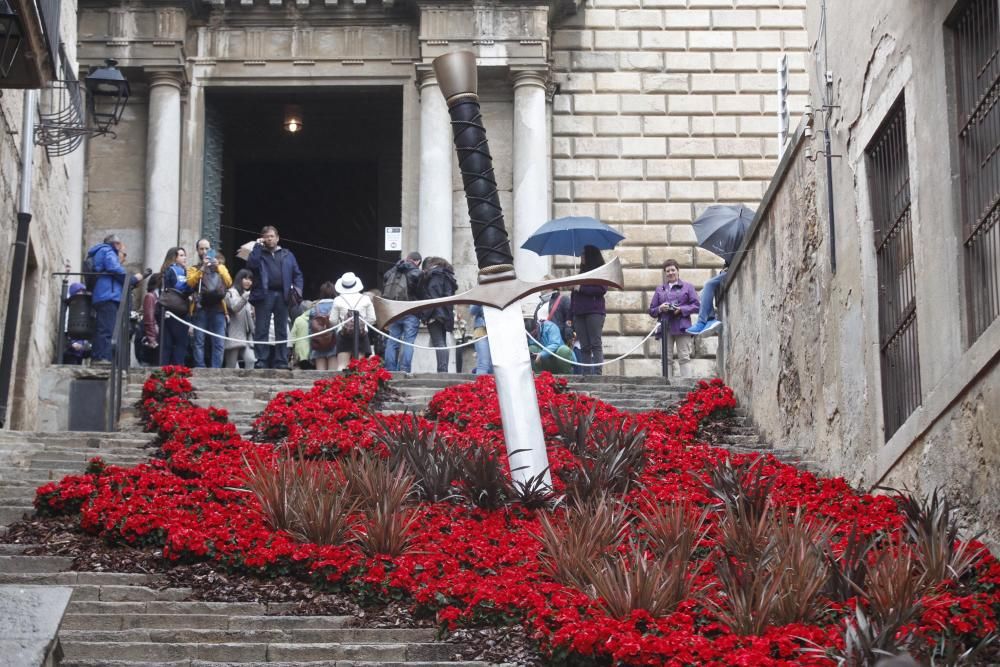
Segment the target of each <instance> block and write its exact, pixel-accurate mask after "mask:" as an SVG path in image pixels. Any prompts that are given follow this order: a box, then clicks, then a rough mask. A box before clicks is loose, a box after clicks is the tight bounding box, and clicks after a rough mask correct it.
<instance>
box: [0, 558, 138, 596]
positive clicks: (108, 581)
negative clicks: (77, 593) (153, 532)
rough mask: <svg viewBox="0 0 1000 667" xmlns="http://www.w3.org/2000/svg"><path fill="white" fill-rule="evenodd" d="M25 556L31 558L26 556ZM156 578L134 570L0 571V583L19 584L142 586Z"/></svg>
mask: <svg viewBox="0 0 1000 667" xmlns="http://www.w3.org/2000/svg"><path fill="white" fill-rule="evenodd" d="M25 558H31V556H26V557H25ZM154 581H156V578H155V577H153V576H151V575H148V574H141V573H133V572H125V573H122V572H52V571H48V572H38V571H29V572H6V571H3V572H0V584H16V585H19V586H78V585H79V586H97V587H101V586H103V587H110V586H121V587H123V588H128V587H130V586H141V584H148V583H153V582H154Z"/></svg>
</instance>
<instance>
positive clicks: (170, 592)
mask: <svg viewBox="0 0 1000 667" xmlns="http://www.w3.org/2000/svg"><path fill="white" fill-rule="evenodd" d="M191 593H192V590H191V589H190V588H163V589H159V590H157V589H153V588H148V587H146V586H126V585H108V586H101V585H91V584H77V585H75V586H73V597H72V598H71V601H70V604H71V605H72V603H73V602H85V601H90V602H97V601H103V602H153V601H156V602H179V601H181V600H184V599H185V598H188V597H190V595H191Z"/></svg>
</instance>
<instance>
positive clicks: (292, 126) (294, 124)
mask: <svg viewBox="0 0 1000 667" xmlns="http://www.w3.org/2000/svg"><path fill="white" fill-rule="evenodd" d="M282 127H284V128H285V131H286V132H289V133H291V134H295V133H296V132H301V131H302V107H300V106H299V105H298V104H289V105H288V106H286V107H285V122H284V123H282Z"/></svg>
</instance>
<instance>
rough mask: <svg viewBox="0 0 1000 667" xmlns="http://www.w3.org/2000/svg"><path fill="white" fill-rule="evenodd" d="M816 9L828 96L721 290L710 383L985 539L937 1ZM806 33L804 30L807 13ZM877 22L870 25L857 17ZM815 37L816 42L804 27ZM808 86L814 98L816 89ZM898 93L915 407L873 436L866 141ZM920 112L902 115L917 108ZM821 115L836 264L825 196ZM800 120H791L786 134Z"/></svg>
mask: <svg viewBox="0 0 1000 667" xmlns="http://www.w3.org/2000/svg"><path fill="white" fill-rule="evenodd" d="M898 10H899V8H898V7H897V6H896V3H891V2H888V1H887V0H885V1H880V2H865V3H862V2H851V3H842V4H836V3H835V4H832V5H830V6H829V11H830V13H829V16H828V19H827V25H828V26H829V35H828V39H829V42H830V44H831V45H834V44H836V48H832V46H831V48H830V51H829V53H830V60H829V62H828V63H827V64H826V65H825V67H824V66H822V65H817V67H818V68H819V71H822V70H823V69H827V70H830V71H832V72H833V76H834V84H833V87H832V88H833V90H832V94H833V98H832V100H831V103H832V104H834V105H836V108H835V109H832V110H831V113H830V118H829V120H828V121H827V119H825V118H824V117H823V115H821V114H817V115H816V118H815V119H814V121H813V125H814V129H815V138H810V137H806V136H805V134H804V132H801V133H800V134H799V136H798V139H797V142H796V144H795V147H794V149H793V150H792V151H791V152H790V153H789V155H788V156H787V159H786V160H784V161H783V163H782V166H781V167H779V171H778V175H777V176H776V178H775V180H774V181H773V182H772V184H771V186H770V189H769V191H768V195H767V196H766V200H765V202H766V203H765V205H764V206H763V208H762V211H761V212H760V213H759V215H758V219H757V220H756V221H755V223H754V224H755V226H754V228H753V229H754V231H753V232H752V233H751V235H750V239H749V241H748V245H747V251H748V252H747V253H745V254H744V255H743V256H742V258H741V260H739V261H738V262H736V263H734V266H733V269H732V271H731V277H730V279H729V283H730V284H729V286H728V288H727V290H726V292H725V294H724V297H723V313H724V318H725V322H726V325H725V328H724V333H723V336H722V343H721V344H722V346H723V349H724V352H725V355H724V377H725V379H726V380H727V382H729V383H730V385H731V386H733V388H734V389H735V390H736V392H737V394H738V397H739V400H740V401H741V402H742V403H743V405H744V406H745V407H747V408H748V409H749V410H750V412H751V414H752V416H753V418H754V420H755V422H756V423H757V424H758V426H759V427H760V428H761V430H762V431H763V432H764V434H765V435H766V436H767V437H768V438H770V439H771V440H772V441H774V442H780V443H781V444H782V445H784V446H790V447H795V448H797V449H799V450H800V451H801V452H802V454H803V456H804V458H806V459H811V460H813V461H815V462H816V463H817V464H818V466H819V467H820V468H822V469H824V470H825V471H826V472H828V473H831V474H839V475H843V476H845V477H846V478H847V479H848V480H849V481H851V482H853V483H856V484H859V485H861V486H863V487H868V488H871V487H874V486H876V485H892V486H895V487H902V486H907V487H909V488H911V489H913V490H916V491H917V492H919V493H927V492H929V491H930V490H931V489H932V488H934V487H940V488H942V489H943V490H944V491H945V492H946V493H947V495H948V496H949V497H951V498H953V499H954V500H956V501H957V502H958V503H959V504H960V505H961V506H962V507H963V511H964V512H965V520H966V523H967V525H968V527H969V528H970V530H973V531H978V530H985V531H987V539H988V540H989V541H991V542H992V543H993V544H997V543H1000V519H998V516H997V514H996V507H997V506H998V503H1000V482H998V480H997V470H998V465H997V464H998V462H1000V370H998V368H997V367H998V365H1000V320H997V321H994V322H993V324H992V325H991V326H990V327H989V328H988V329H987V330H986V331H985V332H984V333H983V334H982V335H981V336H979V337H978V338H977V339H976V340H970V339H969V336H968V334H967V332H966V331H965V321H966V313H967V309H968V299H967V296H966V294H965V290H964V285H963V281H962V269H961V267H962V245H961V244H962V240H963V239H964V237H963V236H962V225H963V220H962V218H961V214H960V206H959V205H958V194H959V191H958V190H957V188H958V187H960V185H961V180H960V179H959V178H958V171H957V164H958V161H957V155H958V153H957V147H956V146H955V145H954V144H952V143H951V141H950V140H949V138H951V137H954V136H956V134H957V133H956V132H953V131H952V130H951V129H949V128H952V127H953V124H954V122H955V120H954V118H953V115H954V109H953V105H954V98H953V97H952V95H953V85H954V82H953V81H951V80H950V76H949V72H950V71H951V68H950V67H949V66H948V63H949V57H950V56H949V54H948V53H947V52H946V46H945V45H946V44H948V40H947V39H946V35H945V34H944V32H945V20H946V18H947V15H948V13H949V12H950V11H951V3H943V4H938V3H921V4H919V5H911V6H910V7H909V8H908V10H907V11H905V12H900V11H898ZM808 25H809V26H818V25H820V17H819V16H818V10H816V11H814V10H813V9H812V8H810V14H809V17H808ZM873 25H876V26H878V29H877V30H874V31H872V30H870V26H873ZM812 41H813V42H814V43H819V42H820V35H814V36H813V40H812ZM821 85H822V84H821V83H817V82H813V85H812V87H813V99H816V100H819V99H822V93H823V92H824V91H822V90H821V89H820V86H821ZM901 96H903V98H904V99H905V103H906V136H907V143H908V156H909V188H910V192H911V200H912V203H911V214H912V233H913V247H914V253H913V262H914V263H915V275H916V308H917V323H918V332H919V374H920V384H921V404H920V406H919V407H918V408H917V409H916V410H915V411H914V412H913V413H912V414H911V415H910V416H909V418H907V419H906V421H905V422H904V423H903V424H902V426H901V427H900V428H899V429H898V430H897V431H896V432H895V433H892V434H891V437H889V438H886V433H885V428H884V419H883V411H882V399H883V396H882V392H883V385H882V374H881V370H880V346H879V330H878V327H879V324H878V313H879V298H880V286H879V280H878V273H877V268H876V252H875V241H874V239H875V236H874V223H873V220H872V214H871V203H870V196H869V193H868V166H867V162H866V158H865V148H866V147H867V146H868V145H869V144H870V142H871V140H872V138H873V136H875V134H876V132H877V131H878V129H879V127H880V126H881V124H882V121H883V120H884V119H885V117H886V115H887V113H888V112H889V110H890V108H892V106H893V105H894V104H895V103H896V102H897V100H899V99H900V98H901ZM917 109H919V116H918V114H917V112H916V110H917ZM826 122H829V128H830V133H831V138H832V153H833V154H834V155H835V156H837V157H835V158H834V159H833V161H832V163H833V167H832V173H831V176H832V184H833V188H832V192H833V202H834V211H835V229H836V231H835V239H836V243H835V248H836V257H837V268H836V272H834V271H833V270H832V264H831V252H830V250H831V248H830V244H831V237H830V233H829V215H828V207H827V203H826V197H827V188H826V160H825V158H824V157H822V156H821V159H819V160H817V161H816V162H815V163H813V162H811V161H810V160H809V159H807V158H808V157H809V154H810V153H811V154H812V156H813V157H816V156H818V152H819V150H820V149H821V148H822V143H821V141H820V137H821V132H822V130H823V127H824V124H825V123H826ZM803 130H804V127H803Z"/></svg>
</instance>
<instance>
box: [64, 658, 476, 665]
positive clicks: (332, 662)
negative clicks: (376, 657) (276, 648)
mask: <svg viewBox="0 0 1000 667" xmlns="http://www.w3.org/2000/svg"><path fill="white" fill-rule="evenodd" d="M234 664H238V665H240V667H376V666H377V667H490V664H489V663H485V662H479V661H475V660H472V661H469V660H460V661H455V662H453V661H450V660H447V661H430V662H428V661H425V660H418V661H406V662H396V661H388V662H387V661H382V660H380V661H377V662H369V661H367V660H310V661H308V662H283V661H270V660H269V661H267V662H241V663H232V662H228V661H227V662H215V661H208V660H197V659H195V660H187V659H185V660H168V661H162V660H156V661H149V660H141V661H132V660H63V661H62V662H61V663H60V665H62V667H232V665H234Z"/></svg>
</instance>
